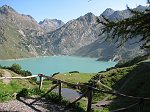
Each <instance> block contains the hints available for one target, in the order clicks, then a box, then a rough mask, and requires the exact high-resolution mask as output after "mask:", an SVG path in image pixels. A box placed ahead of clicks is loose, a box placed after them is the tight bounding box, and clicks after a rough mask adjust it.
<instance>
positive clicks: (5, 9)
mask: <svg viewBox="0 0 150 112" xmlns="http://www.w3.org/2000/svg"><path fill="white" fill-rule="evenodd" d="M9 12H16V11H15V10H14V9H13V8H12V7H10V6H8V5H3V6H2V7H0V13H1V14H8V13H9Z"/></svg>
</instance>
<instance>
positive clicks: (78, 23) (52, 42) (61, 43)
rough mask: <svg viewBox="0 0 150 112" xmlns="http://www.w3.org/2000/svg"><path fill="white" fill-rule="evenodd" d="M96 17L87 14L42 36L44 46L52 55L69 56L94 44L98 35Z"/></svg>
mask: <svg viewBox="0 0 150 112" xmlns="http://www.w3.org/2000/svg"><path fill="white" fill-rule="evenodd" d="M97 18H98V17H97V16H95V15H94V14H92V13H88V14H86V15H84V16H81V17H79V18H77V19H76V20H72V21H69V22H68V23H66V24H65V25H63V26H62V27H61V28H59V29H57V30H55V31H53V32H50V33H48V34H46V35H44V36H43V38H45V39H47V41H48V42H47V43H45V44H46V46H47V47H48V49H49V50H50V51H51V52H53V53H54V54H63V55H70V54H72V53H74V52H75V51H76V50H77V49H79V48H81V47H82V46H85V45H88V44H90V43H92V42H94V41H95V40H96V39H97V38H98V34H99V33H100V29H99V27H100V25H97V22H96V20H97Z"/></svg>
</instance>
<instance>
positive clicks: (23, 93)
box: [17, 88, 29, 97]
mask: <svg viewBox="0 0 150 112" xmlns="http://www.w3.org/2000/svg"><path fill="white" fill-rule="evenodd" d="M28 96H29V90H28V89H26V88H23V89H22V90H21V91H20V92H18V94H17V97H28Z"/></svg>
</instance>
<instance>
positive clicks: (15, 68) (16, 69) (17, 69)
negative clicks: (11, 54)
mask: <svg viewBox="0 0 150 112" xmlns="http://www.w3.org/2000/svg"><path fill="white" fill-rule="evenodd" d="M10 70H12V71H14V72H16V73H18V74H20V73H21V66H20V65H19V64H16V63H15V64H12V66H11V67H10Z"/></svg>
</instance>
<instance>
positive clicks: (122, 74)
mask: <svg viewBox="0 0 150 112" xmlns="http://www.w3.org/2000/svg"><path fill="white" fill-rule="evenodd" d="M142 58H143V57H142ZM139 60H140V59H139ZM149 70H150V60H149V58H148V60H144V61H141V62H139V61H137V62H136V61H134V63H132V64H131V63H130V64H129V65H128V66H127V64H126V66H123V65H122V67H121V66H120V67H116V68H112V69H109V70H108V71H106V72H100V73H98V74H97V75H96V76H94V77H93V78H92V79H91V81H93V82H94V83H95V84H96V86H97V87H99V88H100V89H103V90H107V91H110V90H109V88H112V89H113V90H116V91H119V92H120V93H123V94H126V95H131V96H136V97H147V98H150V86H149V85H150V75H149V74H150V71H149ZM104 85H105V86H104ZM102 99H105V100H108V101H109V100H110V99H113V100H112V101H113V102H112V103H111V104H110V105H109V106H108V107H107V108H109V109H110V110H115V109H119V108H124V107H127V106H129V105H131V104H133V103H135V102H136V101H137V100H133V99H130V98H123V97H116V96H112V95H108V94H103V93H95V95H94V101H100V100H102ZM148 105H150V101H146V102H145V106H144V112H149V111H150V108H149V106H148ZM137 110H138V105H137V106H135V107H133V108H131V109H129V110H127V111H128V112H133V111H137Z"/></svg>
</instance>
